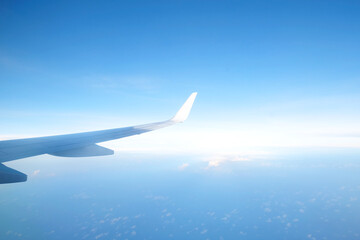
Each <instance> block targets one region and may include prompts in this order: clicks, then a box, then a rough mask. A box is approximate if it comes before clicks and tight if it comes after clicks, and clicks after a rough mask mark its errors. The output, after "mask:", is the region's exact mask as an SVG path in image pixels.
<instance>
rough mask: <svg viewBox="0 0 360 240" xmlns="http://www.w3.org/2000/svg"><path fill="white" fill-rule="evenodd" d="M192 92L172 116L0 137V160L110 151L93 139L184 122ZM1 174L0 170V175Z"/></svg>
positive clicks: (191, 101) (92, 154) (97, 139)
mask: <svg viewBox="0 0 360 240" xmlns="http://www.w3.org/2000/svg"><path fill="white" fill-rule="evenodd" d="M196 95H197V93H196V92H194V93H192V94H191V95H190V97H189V98H188V99H187V100H186V102H185V103H184V104H183V105H182V107H181V108H180V110H179V111H178V112H177V113H176V114H175V116H174V117H173V118H171V119H169V120H167V121H162V122H155V123H149V124H143V125H137V126H131V127H124V128H115V129H108V130H101V131H93V132H84V133H75V134H67V135H57V136H49V137H37V138H27V139H15V140H6V141H0V163H2V162H8V161H12V160H16V159H21V158H26V157H32V156H37V155H42V154H50V155H54V156H61V157H90V156H105V155H112V154H113V153H114V151H113V150H111V149H107V148H104V147H101V146H99V145H97V143H101V142H105V141H110V140H115V139H119V138H124V137H129V136H133V135H138V134H142V133H145V132H150V131H154V130H157V129H160V128H164V127H168V126H171V125H174V124H176V123H181V122H184V121H185V120H186V119H187V117H188V116H189V113H190V111H191V108H192V105H193V103H194V100H195V98H196ZM2 166H3V167H5V166H4V165H2ZM14 171H16V170H14ZM18 173H20V172H18ZM1 174H2V172H1V171H0V176H1ZM25 176H26V175H25ZM0 183H1V177H0Z"/></svg>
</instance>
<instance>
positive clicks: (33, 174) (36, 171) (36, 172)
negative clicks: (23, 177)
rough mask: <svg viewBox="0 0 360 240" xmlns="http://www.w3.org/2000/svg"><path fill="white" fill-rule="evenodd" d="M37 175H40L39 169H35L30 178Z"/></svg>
mask: <svg viewBox="0 0 360 240" xmlns="http://www.w3.org/2000/svg"><path fill="white" fill-rule="evenodd" d="M39 173H40V169H37V170H35V171H34V172H33V173H32V174H31V176H32V177H34V176H36V175H38V174H39Z"/></svg>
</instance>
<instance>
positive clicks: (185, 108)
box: [171, 92, 197, 123]
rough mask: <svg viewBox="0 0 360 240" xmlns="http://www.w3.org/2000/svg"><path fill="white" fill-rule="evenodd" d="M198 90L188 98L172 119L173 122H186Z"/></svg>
mask: <svg viewBox="0 0 360 240" xmlns="http://www.w3.org/2000/svg"><path fill="white" fill-rule="evenodd" d="M196 95H197V92H193V93H192V94H191V95H190V97H189V98H188V99H187V100H186V102H185V103H184V104H183V105H182V107H181V108H180V110H179V111H178V112H177V113H176V114H175V116H174V117H173V118H172V119H171V121H172V122H177V123H180V122H184V121H185V120H186V119H187V117H188V116H189V113H190V110H191V107H192V105H193V103H194V101H195V98H196Z"/></svg>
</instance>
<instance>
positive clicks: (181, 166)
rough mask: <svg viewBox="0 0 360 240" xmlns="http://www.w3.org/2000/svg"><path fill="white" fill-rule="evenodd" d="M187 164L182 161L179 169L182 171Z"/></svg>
mask: <svg viewBox="0 0 360 240" xmlns="http://www.w3.org/2000/svg"><path fill="white" fill-rule="evenodd" d="M188 166H189V164H188V163H183V164H181V165H180V166H179V170H180V171H183V170H185V168H187V167H188Z"/></svg>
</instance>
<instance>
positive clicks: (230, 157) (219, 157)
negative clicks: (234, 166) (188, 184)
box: [205, 155, 251, 168]
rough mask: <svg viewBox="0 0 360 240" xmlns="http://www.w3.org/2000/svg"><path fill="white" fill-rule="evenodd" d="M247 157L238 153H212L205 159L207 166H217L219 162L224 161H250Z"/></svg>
mask: <svg viewBox="0 0 360 240" xmlns="http://www.w3.org/2000/svg"><path fill="white" fill-rule="evenodd" d="M250 160H251V159H250V158H249V157H243V156H238V155H214V156H211V157H207V158H205V161H206V162H208V166H207V168H212V167H218V166H220V164H223V163H226V162H244V161H250Z"/></svg>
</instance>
